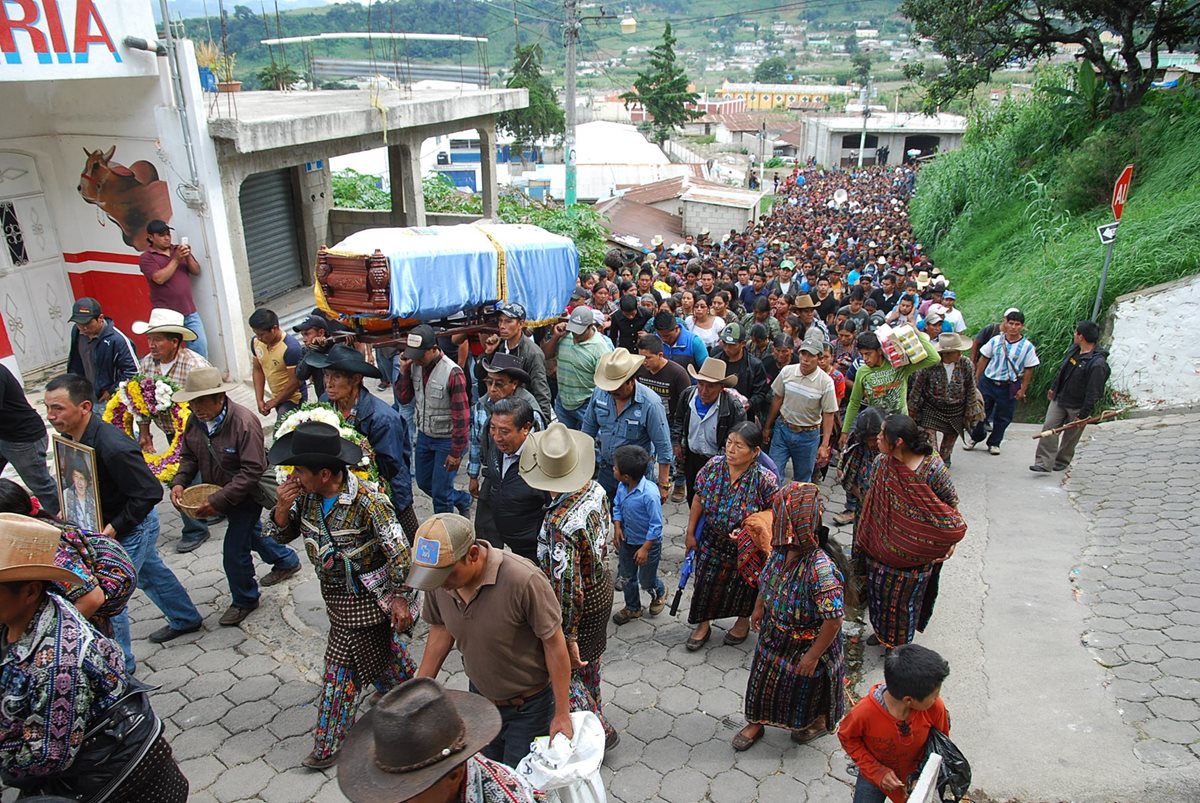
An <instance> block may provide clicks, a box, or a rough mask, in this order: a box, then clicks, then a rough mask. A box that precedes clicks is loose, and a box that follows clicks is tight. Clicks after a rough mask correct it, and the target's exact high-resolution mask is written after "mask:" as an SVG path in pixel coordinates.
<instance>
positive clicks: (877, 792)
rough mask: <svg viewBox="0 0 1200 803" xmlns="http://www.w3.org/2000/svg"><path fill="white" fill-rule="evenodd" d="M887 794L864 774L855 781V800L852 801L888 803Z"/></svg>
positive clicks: (854, 802) (852, 802) (858, 802)
mask: <svg viewBox="0 0 1200 803" xmlns="http://www.w3.org/2000/svg"><path fill="white" fill-rule="evenodd" d="M887 801H888V798H887V795H885V794H884V793H883V790H882V789H880V788H879V787H878V786H876V785H875V784H873V783H871V782H870V781H868V780H867V779H866V778H864V777H862V775H859V776H858V780H857V781H855V782H854V800H853V801H851V803H887Z"/></svg>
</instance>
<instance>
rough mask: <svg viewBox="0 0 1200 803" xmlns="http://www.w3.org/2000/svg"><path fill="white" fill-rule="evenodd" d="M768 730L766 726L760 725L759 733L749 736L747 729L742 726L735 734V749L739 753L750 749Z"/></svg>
mask: <svg viewBox="0 0 1200 803" xmlns="http://www.w3.org/2000/svg"><path fill="white" fill-rule="evenodd" d="M766 730H767V729H766V728H765V727H763V726H762V725H760V726H759V728H758V733H756V734H754V735H753V736H747V735H746V729H745V728H742V729H741V730H740V731H738V732H737V733H736V734H734V736H733V749H734V750H736V751H738V752H739V753H741V752H743V751H745V750H749V749H750V748H751V747H753V746H754V743H755V742H757V741H758V740H759V739H761V738H762V737H763V734H764V733H766Z"/></svg>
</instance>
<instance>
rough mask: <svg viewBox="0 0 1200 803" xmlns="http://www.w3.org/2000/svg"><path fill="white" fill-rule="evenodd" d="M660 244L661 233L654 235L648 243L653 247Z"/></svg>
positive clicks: (661, 240) (661, 242)
mask: <svg viewBox="0 0 1200 803" xmlns="http://www.w3.org/2000/svg"><path fill="white" fill-rule="evenodd" d="M662 244H663V238H662V235H661V234H656V235H654V238H653V239H651V240H650V245H652V246H654V247H655V248H657V247H658V246H660V245H662Z"/></svg>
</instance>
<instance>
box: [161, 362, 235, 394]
mask: <svg viewBox="0 0 1200 803" xmlns="http://www.w3.org/2000/svg"><path fill="white" fill-rule="evenodd" d="M236 388H237V384H236V383H235V382H223V381H221V369H220V368H211V367H210V368H197V369H196V370H194V371H192V372H191V373H190V374H188V378H187V381H186V382H184V384H183V390H181V391H179V392H178V393H176V394H175V395H174V397H172V398H173V400H174V401H177V402H190V401H191V400H192V399H199V398H201V397H203V396H215V395H216V394H218V393H228V392H230V391H231V390H234V389H236Z"/></svg>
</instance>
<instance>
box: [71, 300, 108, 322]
mask: <svg viewBox="0 0 1200 803" xmlns="http://www.w3.org/2000/svg"><path fill="white" fill-rule="evenodd" d="M103 314H104V313H103V312H102V311H101V310H100V302H99V301H97V300H96V299H94V298H92V297H91V296H85V297H84V298H80V299H78V300H76V302H75V304H74V305H73V306H72V307H71V323H87V322H88V321H90V320H92V319H93V318H99V317H100V316H101V315H103Z"/></svg>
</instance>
